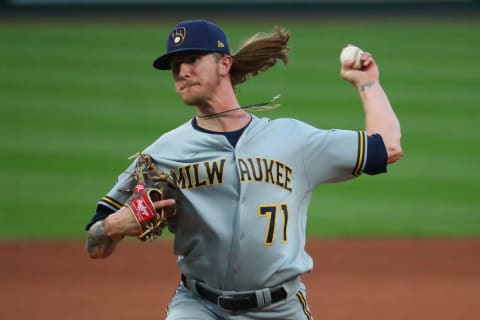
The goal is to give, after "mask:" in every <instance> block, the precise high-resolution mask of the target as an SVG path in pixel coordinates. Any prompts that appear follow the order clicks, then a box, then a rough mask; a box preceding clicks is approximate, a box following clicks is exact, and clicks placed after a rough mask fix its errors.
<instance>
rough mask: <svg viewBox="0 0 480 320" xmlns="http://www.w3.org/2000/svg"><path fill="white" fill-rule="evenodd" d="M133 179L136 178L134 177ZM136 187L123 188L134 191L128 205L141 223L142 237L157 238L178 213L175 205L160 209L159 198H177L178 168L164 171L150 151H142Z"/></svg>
mask: <svg viewBox="0 0 480 320" xmlns="http://www.w3.org/2000/svg"><path fill="white" fill-rule="evenodd" d="M132 180H133V181H132ZM128 183H129V184H133V188H127V189H120V191H123V192H127V193H130V194H131V195H130V197H129V198H128V199H127V201H126V203H125V205H126V206H127V207H128V208H129V209H130V212H131V213H132V214H133V216H134V217H135V219H136V220H137V222H138V225H139V226H140V229H141V233H140V234H139V235H138V238H139V239H140V240H141V241H145V240H154V239H155V238H157V237H159V236H160V235H161V234H162V232H163V229H164V228H165V227H166V226H167V223H168V219H170V218H172V217H173V216H174V215H175V213H176V212H175V206H172V207H164V208H161V209H156V208H155V206H154V204H153V203H154V202H155V201H159V200H164V199H176V197H177V190H178V185H177V180H176V176H175V173H174V171H173V170H172V171H170V172H167V171H164V170H160V169H158V168H157V167H156V165H155V163H154V162H153V160H152V158H151V157H150V156H149V155H148V154H143V153H142V154H140V155H138V158H137V164H136V168H135V172H134V174H133V176H132V179H131V180H129V182H128Z"/></svg>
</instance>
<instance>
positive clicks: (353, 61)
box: [340, 44, 379, 86]
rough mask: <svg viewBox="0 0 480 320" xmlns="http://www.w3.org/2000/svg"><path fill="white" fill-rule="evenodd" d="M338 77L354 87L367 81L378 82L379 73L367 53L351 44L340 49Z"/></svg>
mask: <svg viewBox="0 0 480 320" xmlns="http://www.w3.org/2000/svg"><path fill="white" fill-rule="evenodd" d="M340 64H341V69H340V76H341V77H342V79H344V80H346V81H348V82H350V83H352V84H353V85H355V86H358V85H360V84H361V83H364V82H367V81H378V78H379V71H378V67H377V64H376V63H375V60H374V59H373V57H372V55H371V54H370V53H369V52H366V51H363V50H362V49H360V48H358V47H355V46H353V45H351V44H349V45H347V46H346V47H344V48H343V49H342V52H341V54H340Z"/></svg>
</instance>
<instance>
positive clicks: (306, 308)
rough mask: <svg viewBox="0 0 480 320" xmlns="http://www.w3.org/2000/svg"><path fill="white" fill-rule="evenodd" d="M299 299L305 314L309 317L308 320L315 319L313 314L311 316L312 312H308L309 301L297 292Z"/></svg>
mask: <svg viewBox="0 0 480 320" xmlns="http://www.w3.org/2000/svg"><path fill="white" fill-rule="evenodd" d="M297 298H298V300H299V301H300V303H301V304H302V307H303V313H305V315H306V316H307V319H308V320H311V319H313V318H312V314H311V313H310V311H309V310H308V304H307V300H306V299H305V297H304V296H303V294H302V293H301V292H300V291H298V292H297Z"/></svg>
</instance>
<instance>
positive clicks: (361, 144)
mask: <svg viewBox="0 0 480 320" xmlns="http://www.w3.org/2000/svg"><path fill="white" fill-rule="evenodd" d="M364 160H365V133H364V132H363V131H358V155H357V164H356V165H355V169H354V170H353V175H354V176H359V175H360V174H362V172H361V171H362V166H363V162H364Z"/></svg>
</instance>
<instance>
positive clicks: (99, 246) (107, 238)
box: [85, 220, 122, 259]
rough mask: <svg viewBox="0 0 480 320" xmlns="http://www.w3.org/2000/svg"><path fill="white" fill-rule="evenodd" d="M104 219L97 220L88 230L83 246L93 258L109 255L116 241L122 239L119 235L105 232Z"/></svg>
mask: <svg viewBox="0 0 480 320" xmlns="http://www.w3.org/2000/svg"><path fill="white" fill-rule="evenodd" d="M105 221H106V220H101V221H97V222H96V223H95V224H93V225H92V226H91V227H90V229H89V230H88V236H87V241H86V244H85V247H86V249H87V252H88V254H89V255H90V257H91V258H93V259H103V258H107V257H108V256H110V255H111V254H112V253H113V251H114V250H115V248H116V246H117V244H118V242H119V241H120V240H121V239H122V236H120V235H113V234H111V235H108V234H107V231H106V230H105Z"/></svg>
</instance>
